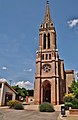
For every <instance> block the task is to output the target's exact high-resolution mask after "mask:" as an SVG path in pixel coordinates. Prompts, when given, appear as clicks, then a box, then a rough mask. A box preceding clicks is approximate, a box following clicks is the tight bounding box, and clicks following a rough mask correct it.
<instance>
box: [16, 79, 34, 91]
mask: <svg viewBox="0 0 78 120" xmlns="http://www.w3.org/2000/svg"><path fill="white" fill-rule="evenodd" d="M16 85H18V86H19V87H21V88H23V87H24V88H26V89H33V84H32V83H31V82H29V81H26V82H25V81H19V82H17V83H16Z"/></svg>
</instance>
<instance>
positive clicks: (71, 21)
mask: <svg viewBox="0 0 78 120" xmlns="http://www.w3.org/2000/svg"><path fill="white" fill-rule="evenodd" d="M67 23H68V25H69V27H70V28H73V27H75V26H77V25H78V19H73V20H70V21H68V22H67Z"/></svg>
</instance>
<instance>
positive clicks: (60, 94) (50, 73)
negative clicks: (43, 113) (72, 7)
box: [34, 0, 74, 105]
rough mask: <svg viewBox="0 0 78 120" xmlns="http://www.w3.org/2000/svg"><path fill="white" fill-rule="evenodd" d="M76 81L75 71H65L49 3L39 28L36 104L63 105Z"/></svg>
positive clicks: (35, 89)
mask: <svg viewBox="0 0 78 120" xmlns="http://www.w3.org/2000/svg"><path fill="white" fill-rule="evenodd" d="M73 80H74V70H65V69H64V60H62V59H60V58H59V53H58V49H57V43H56V30H55V26H54V23H53V20H52V19H51V15H50V7H49V1H48V0H47V1H46V11H45V16H44V21H43V23H41V24H40V28H39V48H38V51H37V52H36V73H35V81H34V99H35V104H41V103H43V102H49V103H51V104H54V105H59V104H61V103H63V98H64V95H65V93H68V87H69V86H70V85H71V83H72V81H73Z"/></svg>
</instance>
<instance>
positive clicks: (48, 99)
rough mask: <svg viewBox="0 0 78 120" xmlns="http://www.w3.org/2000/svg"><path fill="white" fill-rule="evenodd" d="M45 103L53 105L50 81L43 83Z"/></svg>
mask: <svg viewBox="0 0 78 120" xmlns="http://www.w3.org/2000/svg"><path fill="white" fill-rule="evenodd" d="M43 102H49V103H51V84H50V82H49V81H48V80H45V81H44V82H43Z"/></svg>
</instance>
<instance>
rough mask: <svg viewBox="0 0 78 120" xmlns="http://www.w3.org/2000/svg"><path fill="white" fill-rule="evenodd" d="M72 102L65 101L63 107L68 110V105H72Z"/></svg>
mask: <svg viewBox="0 0 78 120" xmlns="http://www.w3.org/2000/svg"><path fill="white" fill-rule="evenodd" d="M72 106H73V104H72V103H71V102H65V109H66V110H69V107H72Z"/></svg>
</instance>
